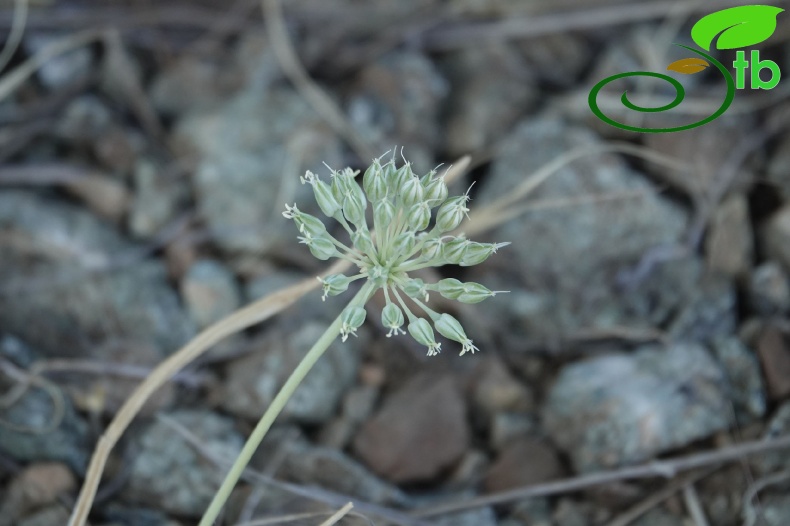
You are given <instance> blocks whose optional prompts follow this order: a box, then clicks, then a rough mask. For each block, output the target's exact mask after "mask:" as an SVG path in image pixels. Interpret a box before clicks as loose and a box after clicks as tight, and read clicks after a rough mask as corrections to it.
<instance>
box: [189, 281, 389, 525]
mask: <svg viewBox="0 0 790 526" xmlns="http://www.w3.org/2000/svg"><path fill="white" fill-rule="evenodd" d="M374 290H375V287H374V286H373V285H372V284H371V283H370V282H368V283H365V285H363V286H362V288H361V289H360V291H359V292H358V293H357V295H356V296H354V298H353V299H352V300H351V302H349V306H352V305H353V306H357V305H364V304H365V303H366V302H367V301H368V299H370V297H371V296H372V295H373V292H374ZM341 325H342V323H341V321H340V316H338V317H337V318H335V321H333V322H332V324H331V325H330V326H329V327H328V328H327V329H326V331H325V332H324V334H322V335H321V337H320V338H318V341H317V342H315V344H314V345H313V347H312V348H311V349H310V350H309V351H308V353H307V354H306V355H305V357H304V358H302V361H301V362H299V365H297V366H296V369H294V372H293V373H291V376H289V377H288V380H286V381H285V384H284V385H283V386H282V388H281V389H280V391H279V392H278V393H277V396H275V397H274V400H272V403H271V404H270V405H269V407H268V408H267V409H266V411H265V412H264V413H263V416H261V419H260V420H259V421H258V424H257V425H256V426H255V429H253V431H252V434H251V435H250V437H249V438H248V439H247V442H246V443H245V444H244V447H243V448H242V450H241V453H239V456H238V457H236V460H235V461H234V462H233V465H232V466H231V468H230V471H229V472H228V474H227V475H226V476H225V480H224V481H223V482H222V485H221V486H220V487H219V490H217V493H216V494H214V498H213V499H212V501H211V504H209V507H208V509H207V510H206V513H205V514H204V515H203V518H202V519H201V520H200V525H199V526H213V524H214V521H216V519H217V516H219V512H220V511H221V510H222V507H223V506H224V505H225V502H226V501H227V500H228V498H229V497H230V493H231V492H232V491H233V488H234V487H235V486H236V483H237V482H238V481H239V478H241V474H242V472H243V471H244V469H245V468H246V467H247V464H249V462H250V459H251V458H252V455H253V454H254V453H255V451H256V450H257V449H258V446H259V445H260V444H261V441H262V440H263V437H264V436H265V435H266V432H267V431H268V430H269V428H270V427H271V426H272V423H274V419H275V418H277V415H279V414H280V411H282V409H283V407H285V404H286V403H288V400H290V398H291V396H293V394H294V391H296V388H297V387H299V384H301V383H302V380H304V378H305V376H307V373H308V372H310V369H312V367H313V365H315V363H316V362H317V361H318V359H319V358H321V356H322V355H323V354H324V351H326V349H327V348H328V347H329V345H330V344H331V343H332V342H333V341H335V338H337V336H338V334H340V327H341Z"/></svg>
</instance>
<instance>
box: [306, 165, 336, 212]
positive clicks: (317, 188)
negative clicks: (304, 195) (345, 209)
mask: <svg viewBox="0 0 790 526" xmlns="http://www.w3.org/2000/svg"><path fill="white" fill-rule="evenodd" d="M304 183H310V185H311V186H312V187H313V194H314V195H315V202H316V203H318V207H319V208H320V209H321V211H322V212H323V213H324V215H326V216H327V217H332V216H334V215H335V214H336V213H337V211H338V210H340V203H338V201H337V199H335V196H334V195H332V188H331V187H330V186H329V185H328V184H326V183H325V182H323V181H322V180H321V179H319V178H318V176H317V175H315V174H314V173H313V172H311V171H310V170H308V171H307V173H306V174H305V176H304V177H302V184H304Z"/></svg>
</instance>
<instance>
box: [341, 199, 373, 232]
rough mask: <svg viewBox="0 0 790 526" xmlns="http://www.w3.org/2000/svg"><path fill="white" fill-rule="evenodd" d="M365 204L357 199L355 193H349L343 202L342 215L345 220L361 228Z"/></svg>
mask: <svg viewBox="0 0 790 526" xmlns="http://www.w3.org/2000/svg"><path fill="white" fill-rule="evenodd" d="M366 206H367V203H366V202H365V201H362V200H360V199H359V196H358V195H357V194H356V193H355V192H349V193H348V194H347V195H346V198H345V200H344V201H343V215H344V216H346V219H347V220H348V221H349V222H351V223H353V224H355V225H356V226H358V227H361V226H362V225H364V224H365V208H366Z"/></svg>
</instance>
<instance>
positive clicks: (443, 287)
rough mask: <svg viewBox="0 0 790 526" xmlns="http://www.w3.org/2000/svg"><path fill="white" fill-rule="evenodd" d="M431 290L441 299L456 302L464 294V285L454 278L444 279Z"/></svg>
mask: <svg viewBox="0 0 790 526" xmlns="http://www.w3.org/2000/svg"><path fill="white" fill-rule="evenodd" d="M432 290H435V291H437V292H438V293H439V294H441V295H442V297H443V298H447V299H448V300H457V299H458V297H459V296H460V295H461V294H463V293H464V283H463V282H462V281H459V280H457V279H455V278H445V279H443V280H440V281H439V282H438V283H436V284H435V285H434V286H433V287H432Z"/></svg>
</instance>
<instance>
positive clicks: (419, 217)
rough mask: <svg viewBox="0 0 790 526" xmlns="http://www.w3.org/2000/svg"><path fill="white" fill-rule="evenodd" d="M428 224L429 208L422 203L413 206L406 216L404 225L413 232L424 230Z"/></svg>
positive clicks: (429, 219)
mask: <svg viewBox="0 0 790 526" xmlns="http://www.w3.org/2000/svg"><path fill="white" fill-rule="evenodd" d="M430 222H431V208H430V207H429V206H428V205H427V204H425V203H423V202H420V203H416V204H415V205H413V206H412V207H411V208H409V212H408V213H407V214H406V224H407V225H409V228H411V229H412V230H414V231H415V232H419V231H421V230H425V229H426V228H428V223H430Z"/></svg>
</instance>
